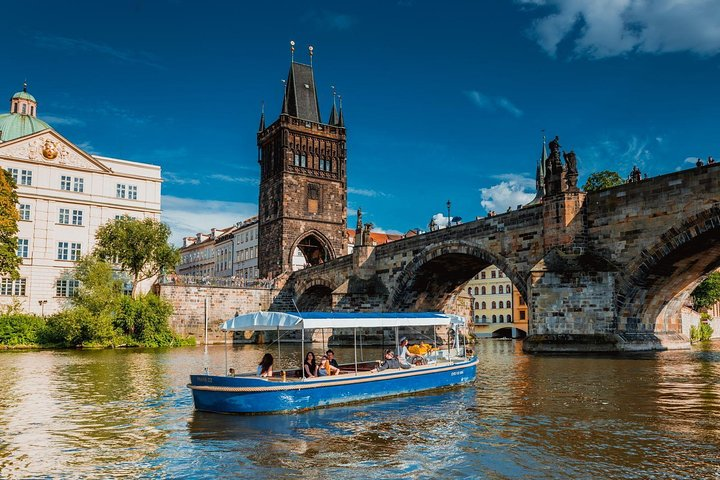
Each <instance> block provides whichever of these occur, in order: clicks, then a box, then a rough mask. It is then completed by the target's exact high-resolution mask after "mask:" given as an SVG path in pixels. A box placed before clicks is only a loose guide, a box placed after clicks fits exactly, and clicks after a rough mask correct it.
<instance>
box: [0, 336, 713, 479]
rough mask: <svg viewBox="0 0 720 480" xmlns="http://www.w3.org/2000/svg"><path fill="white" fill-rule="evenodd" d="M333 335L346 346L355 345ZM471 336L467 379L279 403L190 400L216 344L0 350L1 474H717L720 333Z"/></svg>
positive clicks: (220, 359) (289, 352)
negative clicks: (531, 341)
mask: <svg viewBox="0 0 720 480" xmlns="http://www.w3.org/2000/svg"><path fill="white" fill-rule="evenodd" d="M322 347H323V346H322V345H316V346H313V347H312V348H313V350H314V351H315V352H320V351H322V350H323V348H322ZM335 350H336V354H337V356H338V358H339V359H340V361H341V362H343V361H350V360H352V358H353V355H354V352H353V350H352V349H335ZM376 350H377V351H368V350H367V349H366V350H365V351H364V356H365V358H372V357H373V356H375V355H378V356H379V353H380V352H379V349H376ZM475 350H476V352H477V354H478V357H479V359H480V366H479V369H478V372H479V375H478V380H477V381H476V382H475V384H474V385H472V386H469V387H461V388H455V389H449V390H444V391H440V392H431V393H426V394H423V395H415V396H412V397H400V398H392V399H385V400H381V401H376V402H372V403H364V404H356V405H350V406H342V407H334V408H327V409H322V410H315V411H311V412H306V413H302V414H296V415H270V416H227V415H217V414H209V413H203V412H195V411H194V410H193V408H192V401H191V396H190V393H189V391H188V389H187V388H186V386H185V385H186V383H187V381H188V375H189V374H190V373H191V372H197V371H201V370H202V369H204V368H208V369H209V370H210V371H211V372H215V373H221V372H223V371H224V369H225V350H224V349H223V348H222V347H210V348H209V349H208V352H207V354H205V353H204V351H203V349H202V348H183V349H173V350H103V351H59V352H51V351H43V352H0V382H2V385H3V387H4V392H3V395H2V396H0V478H27V477H45V476H50V477H83V478H108V477H120V476H168V477H171V478H175V477H193V478H198V477H200V478H202V477H205V478H218V477H237V476H243V477H253V476H254V477H257V478H266V477H278V478H292V477H303V478H307V477H309V476H310V477H313V478H368V477H377V478H400V477H403V478H407V477H411V478H424V477H435V476H443V477H464V478H467V477H471V478H478V477H485V478H651V477H661V478H671V477H675V478H688V477H693V478H708V477H712V476H713V475H716V472H717V471H718V470H720V456H719V455H718V454H717V451H718V448H719V447H720V345H719V344H718V343H714V344H711V345H710V346H707V345H706V346H702V347H698V348H695V349H693V350H692V351H683V352H663V353H659V354H652V355H634V356H628V357H590V356H582V357H535V356H528V355H524V354H522V352H521V349H520V344H519V343H518V342H514V341H513V342H504V341H485V342H482V343H480V344H478V345H477V346H476V348H475ZM264 351H265V349H263V348H258V347H254V346H244V347H234V348H231V349H229V350H228V351H227V361H228V365H229V366H233V367H235V368H237V369H239V370H245V371H252V370H254V368H255V365H256V364H257V362H259V360H260V358H261V357H262V354H263V353H264ZM269 351H271V352H272V353H273V354H275V351H273V350H269ZM276 358H277V357H276ZM300 358H301V352H300V348H299V346H298V345H287V346H286V345H283V347H282V351H281V356H280V358H279V359H278V360H277V361H278V363H277V365H278V367H279V368H280V369H282V368H286V369H288V368H292V367H295V366H296V365H297V364H298V363H300Z"/></svg>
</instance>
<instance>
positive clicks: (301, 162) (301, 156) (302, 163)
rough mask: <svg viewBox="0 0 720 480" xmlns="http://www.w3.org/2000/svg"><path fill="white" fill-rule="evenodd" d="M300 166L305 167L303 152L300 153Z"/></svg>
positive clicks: (305, 160)
mask: <svg viewBox="0 0 720 480" xmlns="http://www.w3.org/2000/svg"><path fill="white" fill-rule="evenodd" d="M300 166H301V167H303V168H307V156H305V154H304V153H301V154H300Z"/></svg>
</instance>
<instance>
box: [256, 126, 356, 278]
mask: <svg viewBox="0 0 720 480" xmlns="http://www.w3.org/2000/svg"><path fill="white" fill-rule="evenodd" d="M345 138H346V137H345V129H344V128H341V127H336V126H331V125H324V124H319V123H314V122H307V121H305V120H302V119H298V118H294V117H290V116H288V115H281V117H280V119H279V120H278V121H277V122H275V123H274V124H272V125H270V126H269V127H268V128H267V129H265V130H264V131H263V132H260V133H259V134H258V146H259V148H260V158H259V162H260V170H261V181H260V199H259V200H260V201H259V207H260V208H259V215H260V224H259V235H260V242H259V245H258V249H259V252H258V254H259V258H258V266H259V269H260V275H261V276H262V277H267V276H277V275H278V274H280V273H282V272H283V271H288V270H290V269H291V268H292V263H291V258H292V254H293V250H294V248H295V246H296V245H297V243H298V240H299V239H300V238H302V237H303V236H304V235H305V234H307V233H309V232H313V233H316V234H317V236H318V237H320V238H322V240H323V243H324V244H325V246H326V248H327V250H328V251H329V258H335V257H338V256H341V255H344V254H345V252H346V251H347V239H346V238H345V229H346V224H347V206H346V205H347V176H346V160H347V153H346V149H345Z"/></svg>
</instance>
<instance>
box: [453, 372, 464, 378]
mask: <svg viewBox="0 0 720 480" xmlns="http://www.w3.org/2000/svg"><path fill="white" fill-rule="evenodd" d="M463 372H464V370H458V371H457V372H450V376H451V377H454V376H455V375H462V374H463Z"/></svg>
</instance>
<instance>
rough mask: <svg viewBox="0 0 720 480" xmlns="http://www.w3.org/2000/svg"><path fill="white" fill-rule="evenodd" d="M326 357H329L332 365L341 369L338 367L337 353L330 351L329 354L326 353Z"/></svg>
mask: <svg viewBox="0 0 720 480" xmlns="http://www.w3.org/2000/svg"><path fill="white" fill-rule="evenodd" d="M325 355H327V358H328V361H329V362H330V365H332V366H333V367H335V368H340V365H338V362H337V360H335V352H333V351H332V350H328V351H327V352H325Z"/></svg>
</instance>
